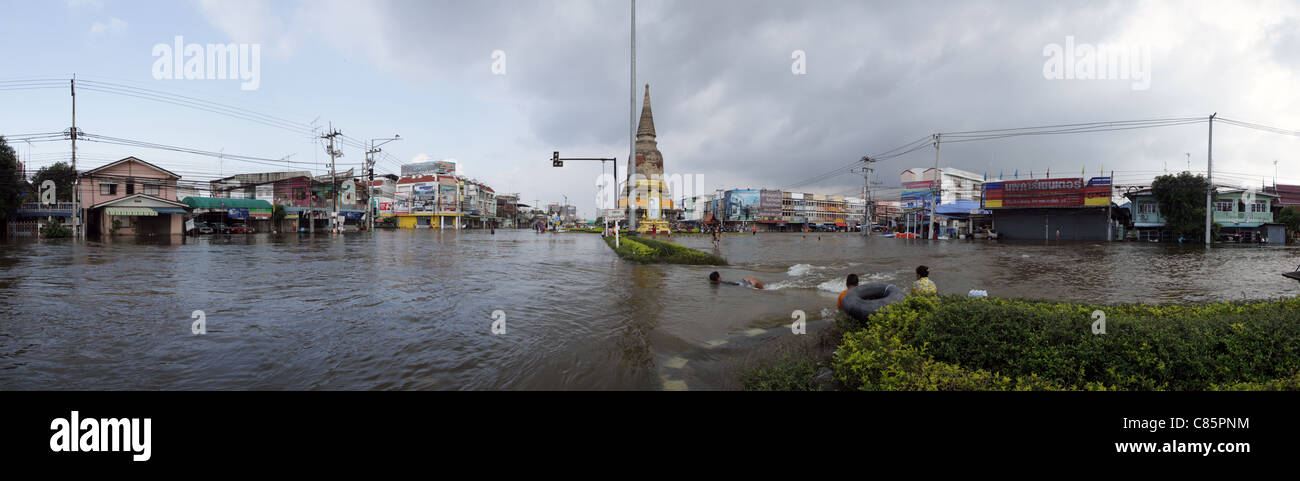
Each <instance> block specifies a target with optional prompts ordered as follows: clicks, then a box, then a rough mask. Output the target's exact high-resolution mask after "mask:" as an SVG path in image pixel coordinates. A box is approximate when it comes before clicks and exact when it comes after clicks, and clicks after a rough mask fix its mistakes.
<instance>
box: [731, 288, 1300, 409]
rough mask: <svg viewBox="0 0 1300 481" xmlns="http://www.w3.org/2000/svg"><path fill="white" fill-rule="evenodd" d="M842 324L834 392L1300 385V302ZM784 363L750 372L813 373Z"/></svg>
mask: <svg viewBox="0 0 1300 481" xmlns="http://www.w3.org/2000/svg"><path fill="white" fill-rule="evenodd" d="M1097 311H1100V313H1098V312H1097ZM1102 319H1104V331H1105V332H1104V333H1101V332H1100V331H1101V329H1100V328H1101V327H1102V325H1103V323H1101V322H1098V321H1101V320H1102ZM840 324H841V327H842V328H843V329H844V334H843V337H842V338H841V340H840V343H839V349H838V351H837V352H836V354H835V355H834V357H833V358H832V359H831V360H830V361H829V362H828V363H827V364H829V365H828V366H826V367H829V368H831V370H832V371H833V379H834V381H835V382H834V387H835V388H839V389H851V390H1192V391H1200V390H1300V299H1282V300H1273V301H1254V302H1220V303H1208V304H1191V305H1143V304H1125V305H1112V306H1105V305H1092V304H1081V303H1070V302H1046V301H1027V300H1015V299H970V298H965V297H957V296H943V297H937V298H936V297H925V296H909V297H908V298H907V299H906V300H904V301H902V302H899V303H897V304H893V305H891V306H890V307H888V308H887V309H885V310H883V311H881V312H879V313H877V314H875V315H873V316H871V317H870V318H869V320H868V321H867V322H861V323H859V322H854V321H842V322H841V323H840ZM784 364H790V365H789V366H781V365H773V366H764V367H763V368H762V369H764V370H763V371H760V370H754V371H752V372H750V373H748V374H747V376H749V377H750V378H751V380H753V379H754V378H755V376H761V375H763V374H765V373H780V374H782V375H784V376H787V377H788V376H790V375H791V374H792V373H796V375H802V374H805V373H808V372H810V370H809V369H807V368H806V366H805V368H804V369H795V368H796V367H799V366H797V365H795V364H793V362H792V361H786V362H785V363H784ZM805 364H806V362H805ZM758 381H761V379H758V380H754V381H752V382H748V383H747V386H763V385H764V384H763V383H761V382H758ZM775 385H781V386H813V385H815V383H790V382H788V380H787V382H783V383H779V384H775ZM820 385H821V386H823V387H824V386H826V383H824V382H823V383H821V384H820Z"/></svg>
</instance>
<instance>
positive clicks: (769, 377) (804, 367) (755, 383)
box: [740, 355, 818, 391]
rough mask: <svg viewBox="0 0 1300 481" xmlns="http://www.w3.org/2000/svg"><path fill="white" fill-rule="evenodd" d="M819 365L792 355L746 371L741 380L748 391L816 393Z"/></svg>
mask: <svg viewBox="0 0 1300 481" xmlns="http://www.w3.org/2000/svg"><path fill="white" fill-rule="evenodd" d="M816 374H817V363H816V362H815V361H813V360H811V359H803V358H795V357H792V356H790V355H786V356H785V357H782V358H781V359H780V360H778V361H776V362H773V363H769V364H764V365H761V366H758V367H755V368H754V369H751V370H748V371H746V372H745V373H744V374H743V375H742V376H741V378H740V381H741V383H742V386H743V387H742V389H744V390H746V391H816V390H818V387H817V382H816V380H815V379H814V378H813V376H815V375H816Z"/></svg>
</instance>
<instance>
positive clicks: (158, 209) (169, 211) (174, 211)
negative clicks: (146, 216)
mask: <svg viewBox="0 0 1300 481" xmlns="http://www.w3.org/2000/svg"><path fill="white" fill-rule="evenodd" d="M152 209H153V210H154V211H156V212H158V213H159V214H188V213H189V212H185V209H173V208H171V207H152Z"/></svg>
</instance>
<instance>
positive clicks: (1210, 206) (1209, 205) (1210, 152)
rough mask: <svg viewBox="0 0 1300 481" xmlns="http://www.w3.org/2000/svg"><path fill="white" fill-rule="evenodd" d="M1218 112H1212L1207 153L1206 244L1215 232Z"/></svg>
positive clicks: (1207, 244) (1208, 243)
mask: <svg viewBox="0 0 1300 481" xmlns="http://www.w3.org/2000/svg"><path fill="white" fill-rule="evenodd" d="M1216 115H1219V113H1218V112H1215V113H1212V114H1210V143H1209V146H1208V147H1207V149H1206V154H1205V183H1206V187H1207V189H1206V190H1205V245H1206V246H1209V245H1210V243H1211V242H1212V240H1211V239H1210V234H1211V232H1213V231H1212V230H1211V227H1212V226H1213V225H1212V224H1213V220H1212V219H1213V218H1214V116H1216Z"/></svg>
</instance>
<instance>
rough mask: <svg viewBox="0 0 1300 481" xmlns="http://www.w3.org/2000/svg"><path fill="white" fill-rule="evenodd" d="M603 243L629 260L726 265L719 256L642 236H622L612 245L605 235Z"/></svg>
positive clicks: (611, 238)
mask: <svg viewBox="0 0 1300 481" xmlns="http://www.w3.org/2000/svg"><path fill="white" fill-rule="evenodd" d="M605 243H606V244H608V245H609V247H610V248H611V249H614V252H615V253H617V254H618V256H619V257H621V258H623V259H627V260H630V261H636V262H645V263H656V264H693V265H713V266H725V265H727V260H726V259H723V258H722V257H721V256H717V255H713V254H709V253H707V252H701V251H697V250H695V249H691V248H689V247H685V246H681V245H677V244H673V243H671V242H663V241H657V240H653V239H646V238H644V237H631V236H629V237H623V238H621V239H620V241H619V244H620V246H619V247H614V238H613V237H605Z"/></svg>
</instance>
